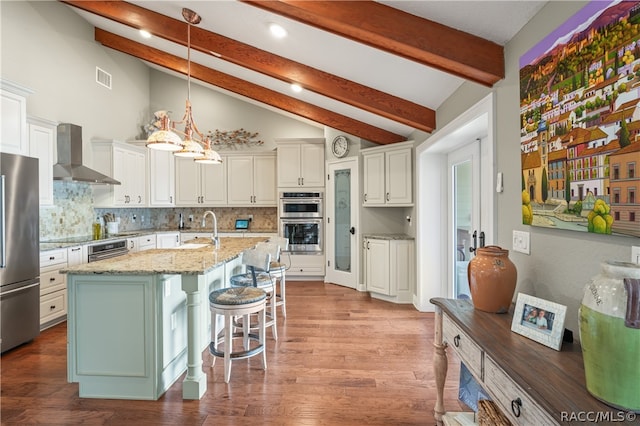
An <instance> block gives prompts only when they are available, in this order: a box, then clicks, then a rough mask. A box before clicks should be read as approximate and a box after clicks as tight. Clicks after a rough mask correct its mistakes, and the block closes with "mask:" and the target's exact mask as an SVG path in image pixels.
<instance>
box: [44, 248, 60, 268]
mask: <svg viewBox="0 0 640 426" xmlns="http://www.w3.org/2000/svg"><path fill="white" fill-rule="evenodd" d="M59 263H67V249H60V250H47V251H43V252H41V253H40V267H41V268H45V267H47V266H51V265H57V264H59Z"/></svg>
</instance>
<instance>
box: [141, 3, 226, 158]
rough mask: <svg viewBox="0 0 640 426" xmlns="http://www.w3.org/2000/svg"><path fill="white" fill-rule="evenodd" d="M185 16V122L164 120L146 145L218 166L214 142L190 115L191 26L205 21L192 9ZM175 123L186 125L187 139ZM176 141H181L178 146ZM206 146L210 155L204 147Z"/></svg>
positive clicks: (218, 156)
mask: <svg viewBox="0 0 640 426" xmlns="http://www.w3.org/2000/svg"><path fill="white" fill-rule="evenodd" d="M182 17H183V18H184V20H185V21H186V22H187V101H186V106H185V112H184V116H183V117H182V120H180V121H177V122H173V124H172V125H171V127H169V119H168V117H163V120H162V122H161V128H160V130H158V131H157V132H154V133H153V134H152V135H151V136H149V139H148V140H147V146H148V147H149V148H152V149H161V150H165V151H173V155H175V156H177V157H190V158H194V159H197V160H200V161H198V162H200V163H205V164H219V163H221V162H222V160H221V159H220V155H219V154H218V153H217V152H215V151H213V150H212V149H211V143H210V140H209V138H208V137H205V136H204V135H203V134H202V132H200V130H198V126H196V123H195V122H194V120H193V115H192V112H191V26H192V25H197V24H199V23H200V21H201V20H202V19H201V18H200V15H198V14H197V13H196V12H194V11H193V10H191V9H187V8H183V9H182ZM176 124H183V125H184V131H183V132H180V131H178V133H182V135H183V136H184V140H181V141H180V137H179V136H178V135H177V134H176ZM176 139H177V140H178V141H180V142H179V143H177V141H176ZM203 145H205V146H206V148H207V150H208V151H211V152H208V151H206V150H205V149H204V148H203Z"/></svg>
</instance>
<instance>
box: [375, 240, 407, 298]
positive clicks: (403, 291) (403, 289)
mask: <svg viewBox="0 0 640 426" xmlns="http://www.w3.org/2000/svg"><path fill="white" fill-rule="evenodd" d="M414 247H415V244H414V241H413V240H412V239H397V238H396V237H389V238H385V237H381V238H375V237H365V239H364V250H363V251H364V265H365V266H364V275H365V286H366V289H367V291H370V292H371V293H372V296H374V297H379V298H381V299H385V300H389V301H394V302H398V303H411V302H412V299H413V291H414V288H415V255H414V250H415V249H414Z"/></svg>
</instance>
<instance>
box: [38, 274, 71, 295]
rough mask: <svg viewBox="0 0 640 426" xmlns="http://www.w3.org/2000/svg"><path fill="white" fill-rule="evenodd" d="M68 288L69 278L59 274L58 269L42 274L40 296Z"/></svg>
mask: <svg viewBox="0 0 640 426" xmlns="http://www.w3.org/2000/svg"><path fill="white" fill-rule="evenodd" d="M66 288H67V276H66V275H64V274H61V273H60V272H58V269H54V270H50V271H46V272H45V271H41V272H40V294H47V293H51V292H53V291H56V290H66Z"/></svg>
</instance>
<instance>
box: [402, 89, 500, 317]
mask: <svg viewBox="0 0 640 426" xmlns="http://www.w3.org/2000/svg"><path fill="white" fill-rule="evenodd" d="M495 122H496V117H495V95H494V94H493V93H490V94H489V95H487V96H485V97H484V98H483V99H482V100H480V101H479V102H477V103H476V104H475V105H473V106H472V107H471V108H469V109H468V110H466V111H465V112H463V113H462V114H460V116H458V117H456V118H455V119H453V120H452V121H451V122H449V123H448V124H447V125H446V126H444V127H443V128H442V129H441V130H440V131H439V132H437V133H436V134H434V135H433V136H431V137H430V138H429V139H427V140H426V141H425V142H424V143H422V144H421V145H419V146H418V147H417V148H416V160H415V161H416V164H415V170H416V217H417V218H418V219H417V221H416V293H415V294H414V300H413V304H414V306H415V307H416V309H418V310H419V311H421V312H433V311H434V310H435V306H434V305H433V304H432V303H431V302H429V300H430V299H431V298H433V297H449V283H448V277H449V270H448V268H449V259H448V245H449V230H448V218H449V214H450V203H449V196H448V185H447V182H448V173H449V168H448V154H449V153H450V152H452V151H455V150H456V149H458V148H460V147H461V146H463V145H465V144H467V143H470V142H473V141H474V140H475V139H477V138H480V139H481V144H480V164H481V172H480V173H481V180H482V185H481V189H480V203H481V206H482V213H483V214H482V217H481V223H480V226H481V228H482V230H483V231H484V233H485V239H486V244H487V245H489V244H492V242H493V241H495V232H496V218H495V214H494V213H495V209H496V199H495V193H494V191H493V189H494V188H495V176H496V165H495V145H496V143H495V134H496V132H495ZM435 206H438V207H440V206H447V207H446V209H444V210H443V209H441V208H434V207H435ZM434 233H436V234H435V235H434Z"/></svg>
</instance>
